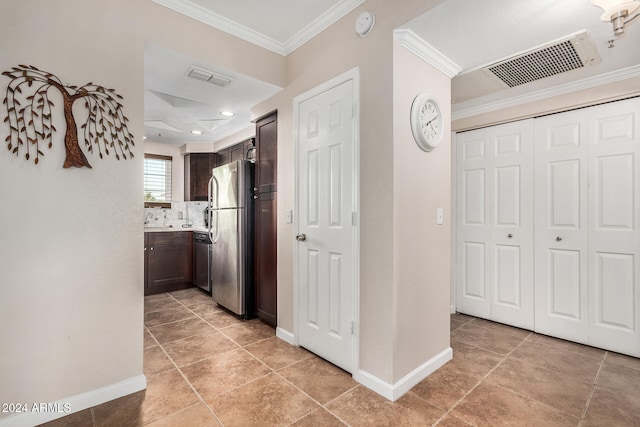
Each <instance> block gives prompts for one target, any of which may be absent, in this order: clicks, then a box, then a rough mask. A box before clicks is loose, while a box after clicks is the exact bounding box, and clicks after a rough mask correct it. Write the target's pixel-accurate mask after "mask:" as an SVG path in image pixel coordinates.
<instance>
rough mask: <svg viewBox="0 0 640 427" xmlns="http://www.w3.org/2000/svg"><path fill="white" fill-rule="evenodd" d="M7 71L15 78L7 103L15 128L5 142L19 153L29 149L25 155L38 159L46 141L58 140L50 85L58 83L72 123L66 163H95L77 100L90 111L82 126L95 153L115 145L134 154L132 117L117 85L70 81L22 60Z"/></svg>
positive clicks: (106, 151) (68, 128)
mask: <svg viewBox="0 0 640 427" xmlns="http://www.w3.org/2000/svg"><path fill="white" fill-rule="evenodd" d="M2 75H4V76H7V77H9V78H10V79H11V82H10V83H9V86H7V93H6V97H5V98H4V101H3V103H4V105H6V108H7V117H6V118H5V119H4V122H5V123H7V122H8V123H9V128H10V133H9V136H7V138H6V140H5V142H7V147H8V149H9V150H10V151H11V152H12V153H13V154H15V155H16V156H18V155H19V154H20V152H25V154H24V156H25V159H27V160H29V159H31V158H33V161H34V163H35V164H38V162H39V161H40V157H42V156H44V153H43V152H42V149H41V147H42V145H47V146H48V148H51V147H52V146H53V135H54V134H55V132H56V128H55V126H54V125H53V122H52V115H53V110H54V108H55V105H54V103H53V101H52V100H51V99H50V94H49V90H50V89H51V88H55V89H57V90H58V92H60V94H61V95H62V100H63V105H62V107H63V112H64V120H65V124H66V130H65V136H64V145H65V149H66V157H65V160H64V167H65V168H69V167H72V166H74V167H79V168H80V167H83V166H86V167H88V168H90V167H91V165H90V164H89V161H88V160H87V158H86V157H85V155H84V153H83V152H82V149H81V148H80V144H79V138H78V128H77V125H76V120H75V118H74V116H73V104H74V103H75V102H76V101H78V100H83V101H84V106H85V109H86V110H87V112H88V115H87V119H86V121H85V123H84V124H83V125H82V126H81V129H82V137H83V139H84V145H85V147H86V149H87V151H89V152H90V153H93V152H94V150H96V151H98V154H99V156H100V158H101V159H102V156H103V153H104V154H106V155H109V153H110V152H111V151H113V153H114V154H115V156H116V159H118V160H120V157H122V158H124V159H126V158H127V157H129V158H133V153H132V152H131V148H130V147H132V146H134V145H135V144H134V139H133V135H132V134H131V133H130V132H129V130H128V129H127V122H128V121H129V119H127V118H126V117H125V116H124V114H123V112H122V108H123V106H122V104H120V102H118V100H119V99H122V96H120V95H118V94H117V93H116V92H115V90H114V89H107V88H105V87H103V86H100V85H97V84H94V83H93V82H90V83H87V84H85V85H84V86H80V87H77V86H65V85H63V84H62V82H61V81H60V79H59V78H57V77H56V76H54V75H53V74H51V73H48V72H46V71H41V70H39V69H37V68H36V67H34V66H33V65H19V66H17V67H13V68H12V69H11V71H5V72H3V73H2Z"/></svg>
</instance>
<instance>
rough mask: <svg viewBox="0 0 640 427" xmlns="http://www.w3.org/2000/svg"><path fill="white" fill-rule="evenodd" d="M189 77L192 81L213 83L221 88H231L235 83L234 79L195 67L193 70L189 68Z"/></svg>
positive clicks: (192, 67)
mask: <svg viewBox="0 0 640 427" xmlns="http://www.w3.org/2000/svg"><path fill="white" fill-rule="evenodd" d="M187 77H191V78H192V79H196V80H200V81H203V82H207V83H211V84H214V85H216V86H220V87H225V86H229V84H230V83H231V82H232V81H233V79H231V78H229V77H226V76H223V75H221V74H217V73H214V72H213V71H209V70H205V69H203V68H198V67H194V66H191V68H189V71H187Z"/></svg>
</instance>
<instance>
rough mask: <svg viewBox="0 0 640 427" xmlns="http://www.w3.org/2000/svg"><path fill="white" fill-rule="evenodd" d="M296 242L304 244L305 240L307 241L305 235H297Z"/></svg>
mask: <svg viewBox="0 0 640 427" xmlns="http://www.w3.org/2000/svg"><path fill="white" fill-rule="evenodd" d="M296 240H297V241H298V242H304V241H305V240H307V235H306V234H304V233H303V234H298V235H297V236H296Z"/></svg>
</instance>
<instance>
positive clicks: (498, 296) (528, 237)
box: [491, 120, 533, 329]
mask: <svg viewBox="0 0 640 427" xmlns="http://www.w3.org/2000/svg"><path fill="white" fill-rule="evenodd" d="M492 150H493V155H494V160H493V165H494V167H493V171H492V172H493V193H494V200H493V216H492V232H491V248H492V252H493V256H492V258H493V264H492V272H493V275H492V298H491V319H492V320H495V321H498V322H501V323H506V324H509V325H513V326H518V327H520V328H526V329H533V120H524V121H520V122H515V123H510V124H507V125H501V126H496V127H495V128H492Z"/></svg>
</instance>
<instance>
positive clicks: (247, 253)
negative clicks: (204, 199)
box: [209, 160, 253, 317]
mask: <svg viewBox="0 0 640 427" xmlns="http://www.w3.org/2000/svg"><path fill="white" fill-rule="evenodd" d="M252 189H253V164H252V163H250V162H248V161H245V160H237V161H235V162H232V163H229V164H226V165H223V166H219V167H217V168H214V169H213V171H212V177H211V180H210V181H209V237H210V238H211V297H212V298H213V300H214V301H215V302H217V303H218V304H219V305H221V306H222V307H224V308H226V309H228V310H230V311H232V312H233V313H235V314H237V315H239V316H243V317H248V316H249V315H250V314H251V313H252V311H253V309H252V307H253V220H252V218H253V217H252V213H253V194H252Z"/></svg>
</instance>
